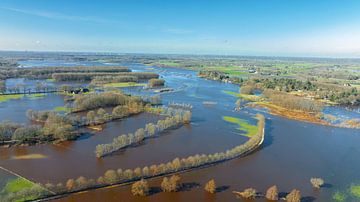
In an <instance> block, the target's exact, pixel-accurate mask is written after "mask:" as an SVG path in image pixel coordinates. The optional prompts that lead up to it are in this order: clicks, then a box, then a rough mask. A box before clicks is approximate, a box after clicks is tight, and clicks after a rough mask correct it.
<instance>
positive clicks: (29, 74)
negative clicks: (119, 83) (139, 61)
mask: <svg viewBox="0 0 360 202" xmlns="http://www.w3.org/2000/svg"><path fill="white" fill-rule="evenodd" d="M130 71H131V70H130V69H129V68H127V67H121V66H79V67H71V68H69V67H34V68H16V67H12V68H1V69H0V75H2V77H3V78H4V79H7V78H31V79H49V78H51V77H52V75H53V74H55V73H76V72H79V73H80V72H82V73H92V72H104V73H105V72H107V73H118V72H130ZM0 78H1V77H0Z"/></svg>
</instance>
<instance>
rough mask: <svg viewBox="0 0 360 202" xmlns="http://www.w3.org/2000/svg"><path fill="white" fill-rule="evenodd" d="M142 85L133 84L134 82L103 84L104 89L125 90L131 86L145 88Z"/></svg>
mask: <svg viewBox="0 0 360 202" xmlns="http://www.w3.org/2000/svg"><path fill="white" fill-rule="evenodd" d="M145 85H146V84H144V83H135V82H121V83H107V84H104V85H103V86H104V87H115V88H125V87H132V86H145Z"/></svg>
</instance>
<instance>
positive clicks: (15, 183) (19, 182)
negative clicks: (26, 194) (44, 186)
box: [4, 178, 34, 193]
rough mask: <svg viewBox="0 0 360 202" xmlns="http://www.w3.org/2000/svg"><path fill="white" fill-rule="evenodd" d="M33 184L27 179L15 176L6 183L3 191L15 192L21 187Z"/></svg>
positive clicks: (29, 186)
mask: <svg viewBox="0 0 360 202" xmlns="http://www.w3.org/2000/svg"><path fill="white" fill-rule="evenodd" d="M32 186H34V184H33V183H32V182H30V181H28V180H25V179H22V178H17V179H13V180H10V181H8V182H7V183H6V185H5V188H4V191H5V192H7V193H15V192H18V191H21V190H22V189H26V188H31V187H32Z"/></svg>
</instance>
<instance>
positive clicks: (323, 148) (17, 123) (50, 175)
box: [0, 53, 360, 201]
mask: <svg viewBox="0 0 360 202" xmlns="http://www.w3.org/2000/svg"><path fill="white" fill-rule="evenodd" d="M79 57H80V56H78V55H76V54H74V55H72V56H69V55H67V56H66V57H65V56H64V55H62V54H54V53H41V54H40V53H33V54H30V55H29V54H26V55H25V54H24V55H21V54H16V55H12V54H11V53H3V56H2V61H3V62H2V64H3V66H2V67H1V69H2V71H1V73H2V74H1V75H2V78H3V82H4V84H5V85H4V89H3V91H2V95H0V96H1V97H2V101H1V103H0V106H1V107H0V111H1V114H2V116H1V119H2V120H1V121H2V123H1V131H2V133H1V135H2V136H1V138H2V145H3V146H2V147H1V148H0V157H1V163H0V166H1V168H2V171H1V173H2V174H1V184H0V185H1V187H2V191H1V195H2V198H5V199H6V198H7V199H8V200H20V201H21V200H29V199H36V198H39V199H53V200H58V201H74V200H75V201H99V200H105V201H111V200H121V199H124V198H126V199H127V201H138V200H140V199H141V197H140V198H139V196H132V194H131V191H130V189H131V186H132V185H131V184H132V183H133V182H136V181H138V180H140V179H142V178H144V179H146V180H147V181H148V183H149V186H150V187H151V189H150V193H149V196H146V200H151V201H168V200H175V201H177V200H178V201H183V200H221V201H236V200H238V199H239V197H240V196H238V194H237V193H235V192H240V191H242V190H243V189H244V188H247V187H253V188H255V189H256V190H258V193H257V197H256V200H257V201H263V200H264V198H263V197H261V196H262V193H265V192H266V190H267V189H268V188H269V187H270V186H272V185H276V186H277V187H278V189H279V193H282V192H284V193H286V192H287V193H288V192H290V191H291V190H292V189H298V190H301V196H302V198H303V200H310V201H311V200H315V199H316V200H320V201H327V200H335V198H336V197H339V196H338V195H340V197H346V198H347V199H356V197H357V195H356V193H354V192H352V191H349V190H351V188H353V189H356V187H357V186H358V185H360V184H358V183H360V182H359V181H356V179H357V178H359V177H360V176H359V175H358V174H357V172H356V170H357V168H360V164H359V163H358V161H357V160H356V159H357V157H358V155H359V154H360V150H358V149H356V148H357V147H358V144H359V142H360V139H359V138H360V137H359V136H358V135H357V134H358V133H359V121H360V112H359V108H358V106H359V94H358V84H359V76H358V75H359V72H357V71H356V68H355V69H354V68H353V67H354V66H356V65H357V64H360V61H357V60H349V61H348V60H344V59H338V60H332V61H331V63H330V62H329V61H327V60H326V61H323V59H311V60H310V61H308V60H309V59H299V58H266V57H264V58H261V60H259V59H256V61H260V62H255V61H253V60H254V59H253V58H243V57H231V58H228V57H223V58H222V59H219V58H218V57H216V58H214V57H210V56H209V57H208V58H206V61H214V62H213V63H212V64H213V66H211V67H209V66H206V63H205V62H203V61H205V59H203V58H201V59H200V58H198V57H196V56H192V57H190V56H154V55H148V56H147V55H142V56H140V57H139V56H138V55H126V56H116V55H104V56H94V55H91V54H89V55H81V59H79ZM159 57H161V58H162V59H161V60H160V59H158V58H159ZM34 58H36V59H34ZM39 58H41V59H39ZM59 58H61V59H59ZM164 58H166V60H165V59H164ZM299 60H300V61H299ZM314 60H315V61H314ZM165 61H171V62H165ZM173 61H176V62H173ZM189 61H192V63H190V62H189ZM215 61H216V62H215ZM229 61H231V62H232V64H233V66H232V67H231V68H230V69H233V71H243V72H244V73H243V74H241V75H239V74H238V73H234V72H233V71H231V72H229V71H228V70H224V69H226V68H223V67H224V66H226V65H227V64H228V63H229ZM244 61H246V62H244ZM300 62H301V64H302V65H303V66H307V68H306V71H303V72H302V73H301V74H299V73H297V70H296V69H297V68H299V67H298V63H300ZM69 63H70V64H71V65H67V64H69ZM215 63H218V64H217V65H218V66H215V65H214V64H215ZM250 63H252V64H251V65H250ZM190 64H191V65H190ZM266 64H269V65H266ZM274 64H276V65H274ZM294 64H295V65H294ZM198 65H199V66H201V67H198ZM237 66H238V67H239V68H236V67H237ZM263 66H265V67H263ZM278 66H282V67H283V66H287V68H286V69H288V70H287V71H289V72H290V71H291V72H293V73H291V75H290V74H289V73H287V74H286V75H283V74H282V73H279V74H278V73H277V72H278V71H279V69H278ZM319 66H323V68H322V70H324V71H320V72H318V75H317V76H316V78H313V79H311V78H308V79H306V80H304V79H303V77H302V76H303V75H304V74H306V72H314V71H318V68H319ZM338 66H341V67H342V69H347V70H346V72H349V73H348V75H342V76H341V78H338V80H337V82H334V81H333V80H331V79H329V78H332V77H337V75H338V74H337V72H336V70H333V69H336V68H338ZM253 70H255V72H254V71H253ZM263 71H264V72H267V73H263ZM19 72H23V73H19ZM42 72H43V73H42ZM53 72H56V73H53ZM68 72H71V73H68ZM83 72H86V73H83ZM108 72H112V73H111V74H109V73H108ZM275 74H278V75H276V76H274V75H275ZM309 74H310V73H309ZM92 75H93V76H92ZM321 75H326V76H323V77H322V76H321ZM349 77H350V78H349ZM129 82H131V83H129ZM344 84H348V85H344ZM333 86H335V87H336V88H338V89H340V90H341V91H333V90H329V89H332V88H333ZM320 89H321V90H320ZM269 92H271V94H279V95H278V96H284V98H283V99H282V100H278V99H275V98H273V97H272V95H271V94H270V95H268V93H269ZM348 92H349V93H348ZM339 95H342V96H339ZM54 126H55V127H54ZM257 138H260V139H257ZM309 165H311V166H309ZM295 173H296V174H295ZM174 174H176V175H179V176H180V177H181V180H180V184H179V185H178V186H179V188H178V189H177V192H176V193H166V192H165V193H161V192H160V191H161V187H160V184H161V181H162V178H163V177H166V176H172V175H174ZM314 177H321V178H322V179H324V181H325V182H326V183H325V185H323V186H322V187H321V188H320V189H314V188H313V187H312V185H311V183H310V179H311V178H314ZM210 179H214V180H216V185H217V187H218V188H217V189H216V190H217V191H216V194H215V195H211V194H210V195H208V194H205V193H204V189H203V187H204V185H205V184H206V182H207V181H209V180H210ZM19 181H23V182H19ZM9 187H16V188H9ZM7 199H6V200H7Z"/></svg>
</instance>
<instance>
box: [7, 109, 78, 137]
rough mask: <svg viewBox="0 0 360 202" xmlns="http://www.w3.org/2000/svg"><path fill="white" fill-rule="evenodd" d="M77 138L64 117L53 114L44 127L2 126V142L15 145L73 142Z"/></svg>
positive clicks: (12, 124)
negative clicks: (10, 142)
mask: <svg viewBox="0 0 360 202" xmlns="http://www.w3.org/2000/svg"><path fill="white" fill-rule="evenodd" d="M76 137H77V134H76V133H75V132H74V127H73V126H72V125H71V124H70V123H68V122H67V121H65V120H64V117H61V116H56V115H55V116H53V114H51V115H50V116H49V117H48V119H47V120H46V121H45V124H44V126H39V125H30V126H23V125H20V124H15V123H9V122H4V123H1V124H0V141H2V142H5V141H12V142H14V143H30V144H32V143H37V142H52V141H64V140H71V139H74V138H76Z"/></svg>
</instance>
